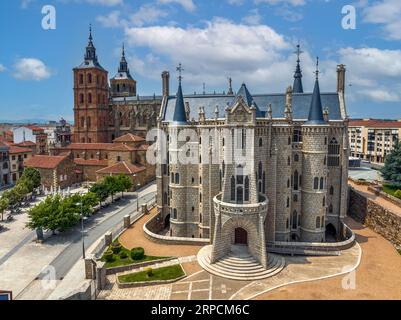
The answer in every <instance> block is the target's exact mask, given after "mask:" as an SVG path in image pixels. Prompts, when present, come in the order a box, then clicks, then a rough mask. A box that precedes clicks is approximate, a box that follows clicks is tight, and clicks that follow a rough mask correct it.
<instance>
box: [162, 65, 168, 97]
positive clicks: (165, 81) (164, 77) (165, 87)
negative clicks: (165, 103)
mask: <svg viewBox="0 0 401 320" xmlns="http://www.w3.org/2000/svg"><path fill="white" fill-rule="evenodd" d="M162 87H163V96H164V97H165V96H169V95H170V73H169V72H168V71H163V73H162Z"/></svg>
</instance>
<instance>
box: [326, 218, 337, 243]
mask: <svg viewBox="0 0 401 320" xmlns="http://www.w3.org/2000/svg"><path fill="white" fill-rule="evenodd" d="M336 239H337V231H336V228H335V227H334V226H333V225H332V224H331V223H329V224H328V225H327V226H326V241H327V242H330V241H336Z"/></svg>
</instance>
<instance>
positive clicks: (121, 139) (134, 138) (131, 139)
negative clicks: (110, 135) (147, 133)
mask: <svg viewBox="0 0 401 320" xmlns="http://www.w3.org/2000/svg"><path fill="white" fill-rule="evenodd" d="M142 141H145V139H144V138H142V137H139V136H136V135H134V134H132V133H127V134H124V135H123V136H121V137H118V138H116V139H114V140H113V142H142Z"/></svg>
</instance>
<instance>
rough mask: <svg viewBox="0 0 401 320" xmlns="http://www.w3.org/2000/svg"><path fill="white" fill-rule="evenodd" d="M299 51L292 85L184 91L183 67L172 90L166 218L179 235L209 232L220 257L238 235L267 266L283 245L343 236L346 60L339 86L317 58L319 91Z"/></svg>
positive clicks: (160, 201) (163, 182)
mask: <svg viewBox="0 0 401 320" xmlns="http://www.w3.org/2000/svg"><path fill="white" fill-rule="evenodd" d="M299 53H300V52H299V48H298V61H297V66H296V72H295V75H294V83H293V86H290V87H288V88H287V90H286V91H285V93H279V94H252V93H251V92H250V91H249V89H248V87H247V86H246V84H242V85H241V87H240V88H239V90H238V92H237V93H236V94H231V91H232V90H229V93H228V94H211V95H208V94H203V95H202V94H201V95H199V94H198V95H183V93H182V81H181V76H180V78H179V84H178V92H177V95H176V96H169V97H168V98H167V99H164V100H163V104H162V108H161V111H160V122H159V124H158V125H159V128H160V129H161V130H160V131H161V132H163V134H165V136H166V138H165V141H166V147H165V149H166V150H163V148H162V147H161V141H162V140H163V139H162V137H158V138H157V141H158V142H159V145H158V149H157V150H158V152H159V153H160V154H165V159H166V161H161V163H160V164H159V165H157V169H156V179H157V191H158V193H157V208H158V210H159V215H160V218H159V220H160V221H163V222H164V223H163V225H164V227H165V228H166V229H165V230H164V234H168V235H169V236H170V237H174V239H176V240H177V238H178V239H179V238H182V239H191V238H192V239H193V238H195V240H196V239H199V240H200V239H202V240H203V241H204V239H207V240H209V242H210V244H211V249H210V252H209V256H208V261H209V262H210V263H211V264H213V263H217V262H218V261H219V260H221V259H223V258H224V257H225V256H227V255H229V254H230V250H232V248H233V245H234V246H235V245H240V246H241V245H242V246H245V247H247V248H248V250H249V253H250V254H251V255H252V257H254V258H255V259H256V260H257V261H258V263H259V264H261V265H262V266H263V267H267V266H268V264H269V259H268V257H267V252H268V251H269V248H272V247H274V246H279V245H280V246H283V247H286V248H290V249H291V247H292V246H293V247H294V248H295V247H296V246H297V244H300V243H303V244H310V245H311V246H313V245H316V246H317V247H318V248H324V245H325V244H329V243H332V242H334V243H335V242H338V241H343V240H344V237H345V229H346V227H345V225H344V224H343V219H344V217H345V216H346V211H347V177H348V152H349V150H348V137H347V134H348V133H347V132H348V131H347V123H348V117H347V113H346V108H345V99H344V83H345V67H344V66H343V65H339V66H338V67H337V79H338V85H337V91H333V92H322V93H321V92H320V87H319V78H318V75H319V71H318V68H317V71H316V79H315V84H314V89H313V92H304V87H303V84H302V72H301V66H300V61H299ZM317 66H318V64H317ZM193 133H195V134H193ZM160 154H159V156H160ZM185 157H189V158H191V159H194V158H195V159H196V160H197V161H188V162H186V161H183V158H185ZM159 158H160V159H162V158H163V156H160V157H159Z"/></svg>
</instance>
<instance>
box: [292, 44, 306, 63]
mask: <svg viewBox="0 0 401 320" xmlns="http://www.w3.org/2000/svg"><path fill="white" fill-rule="evenodd" d="M294 53H295V54H296V55H297V58H298V60H297V61H298V62H300V56H301V54H302V53H304V52H303V51H302V50H301V46H300V44H299V42H298V44H297V51H295V52H294Z"/></svg>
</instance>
